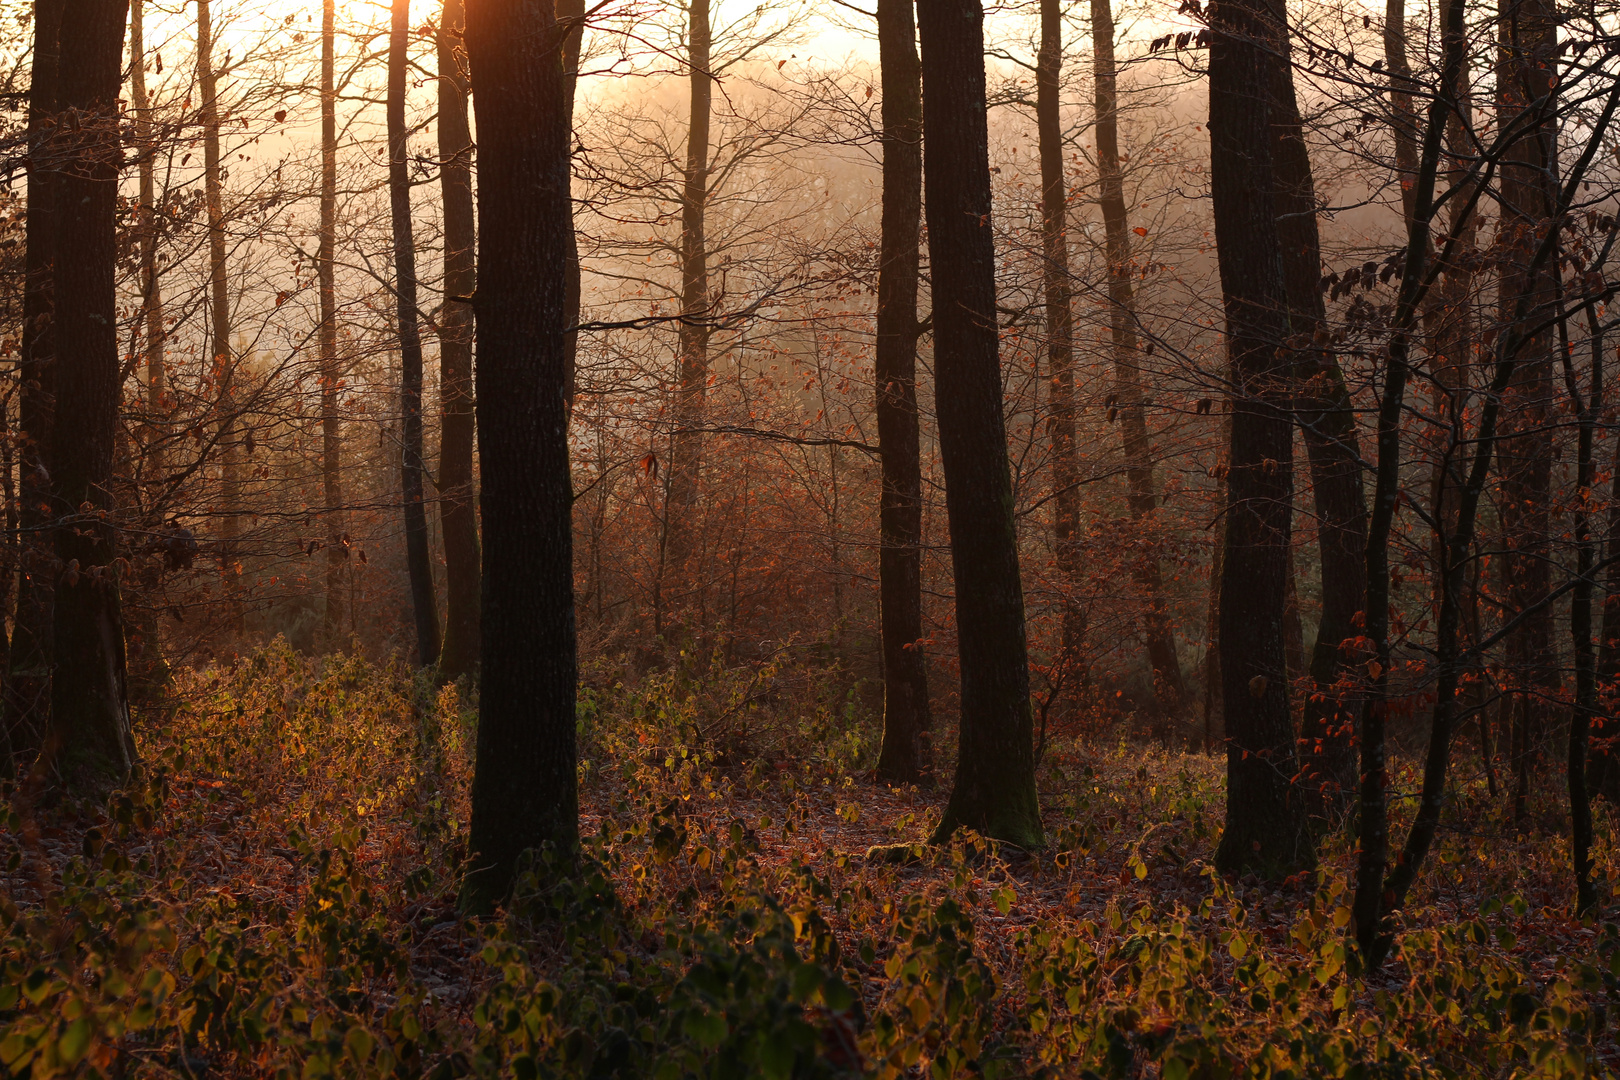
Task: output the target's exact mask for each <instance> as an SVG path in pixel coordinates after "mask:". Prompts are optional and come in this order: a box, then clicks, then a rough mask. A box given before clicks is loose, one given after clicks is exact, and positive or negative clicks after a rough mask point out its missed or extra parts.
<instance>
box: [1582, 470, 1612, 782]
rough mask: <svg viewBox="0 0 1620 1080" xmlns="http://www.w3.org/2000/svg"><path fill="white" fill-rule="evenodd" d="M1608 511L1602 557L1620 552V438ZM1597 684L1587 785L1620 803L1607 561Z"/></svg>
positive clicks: (1610, 589) (1609, 579)
mask: <svg viewBox="0 0 1620 1080" xmlns="http://www.w3.org/2000/svg"><path fill="white" fill-rule="evenodd" d="M1609 473H1610V481H1609V512H1608V520H1607V521H1606V523H1605V526H1604V535H1605V537H1606V545H1607V546H1606V549H1605V551H1604V556H1605V558H1608V559H1613V558H1614V557H1615V556H1616V555H1620V441H1617V442H1616V443H1615V448H1614V456H1613V457H1611V458H1610V465H1609ZM1597 663H1598V685H1599V686H1601V687H1604V688H1606V689H1607V693H1606V694H1605V697H1604V703H1605V708H1604V709H1603V710H1602V711H1601V713H1600V714H1599V715H1598V716H1596V717H1594V718H1593V721H1592V729H1593V731H1592V733H1593V735H1594V736H1595V738H1594V739H1593V742H1592V745H1591V767H1590V770H1589V775H1588V777H1587V781H1586V783H1587V787H1588V788H1589V789H1590V790H1591V792H1592V794H1594V795H1597V796H1599V797H1600V798H1604V799H1607V800H1608V801H1609V802H1610V803H1612V804H1617V805H1620V722H1617V715H1616V713H1617V710H1616V709H1615V708H1614V707H1613V703H1614V697H1615V683H1616V680H1617V679H1620V562H1615V563H1610V564H1609V572H1608V575H1607V577H1606V579H1605V581H1604V583H1603V616H1602V620H1601V622H1600V629H1599V639H1598V660H1597Z"/></svg>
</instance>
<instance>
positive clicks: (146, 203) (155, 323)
mask: <svg viewBox="0 0 1620 1080" xmlns="http://www.w3.org/2000/svg"><path fill="white" fill-rule="evenodd" d="M143 7H144V5H143V4H142V0H133V2H132V3H131V4H130V9H129V90H130V98H131V104H132V105H133V106H134V108H135V149H136V152H137V153H138V154H139V155H140V163H139V172H140V197H139V203H138V211H137V218H136V224H137V238H138V243H139V246H140V253H141V278H140V280H141V321H142V322H143V323H145V330H146V395H147V396H146V418H145V422H144V423H143V424H142V427H143V429H144V435H145V439H144V445H143V447H142V449H143V451H144V453H145V457H146V461H145V472H146V475H147V477H148V485H149V486H150V487H151V488H152V489H153V490H154V494H155V495H157V497H158V498H159V499H161V497H162V493H161V487H162V481H163V473H164V469H165V455H164V445H163V444H164V439H165V436H166V435H167V432H166V431H165V430H164V427H163V425H162V424H161V423H160V422H159V420H158V417H159V416H160V415H161V413H162V410H163V408H164V405H163V394H164V382H165V375H164V370H163V350H164V338H165V336H166V335H165V333H164V329H163V283H162V281H161V280H160V279H159V276H158V222H157V144H156V142H154V140H153V138H152V105H151V100H150V98H149V97H148V95H147V92H146V37H145V26H144V23H145V19H144V18H143V15H144V11H143ZM151 644H152V645H153V647H155V646H156V644H157V643H156V642H155V641H154V642H152V643H151Z"/></svg>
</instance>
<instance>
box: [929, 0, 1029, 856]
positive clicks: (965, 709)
mask: <svg viewBox="0 0 1620 1080" xmlns="http://www.w3.org/2000/svg"><path fill="white" fill-rule="evenodd" d="M917 25H918V30H919V32H920V33H919V36H920V38H921V41H922V79H923V159H924V170H925V176H926V180H927V186H928V195H927V212H928V254H929V264H930V266H932V268H933V311H934V380H935V386H934V393H935V409H936V411H937V413H938V415H939V446H940V456H941V458H942V461H943V464H944V469H945V503H946V511H947V514H948V516H949V519H950V531H951V566H952V570H953V575H954V578H955V582H956V621H957V636H958V642H959V645H958V648H959V654H960V657H961V670H962V698H961V700H962V718H961V736H960V744H959V746H958V750H957V759H956V777H955V781H954V783H953V785H952V788H951V798H950V802H949V803H948V804H947V805H946V807H945V815H944V817H943V819H942V820H941V821H940V824H939V828H938V830H937V831H936V832H935V834H934V838H935V840H936V841H938V842H943V841H944V840H946V839H948V838H949V837H950V836H951V834H952V833H953V832H955V831H956V829H958V828H960V827H964V826H965V827H968V828H972V829H977V830H978V831H979V832H981V833H983V834H985V835H986V836H990V837H993V838H995V839H998V840H1006V841H1010V842H1012V843H1014V844H1017V845H1019V846H1021V847H1025V848H1035V847H1039V846H1040V845H1041V844H1042V842H1043V839H1042V833H1041V818H1040V809H1039V806H1038V805H1037V798H1036V792H1035V747H1034V722H1033V718H1032V716H1031V713H1030V703H1029V659H1028V647H1027V644H1026V640H1025V625H1024V593H1023V586H1022V583H1021V581H1020V580H1019V571H1018V542H1017V536H1016V534H1015V531H1014V523H1013V503H1012V480H1011V476H1010V474H1009V471H1008V464H1007V437H1006V429H1005V421H1004V420H1003V417H1002V412H1001V396H1002V395H1001V370H1000V363H999V347H1000V346H999V334H998V331H997V326H996V286H995V248H994V242H993V237H992V234H991V226H990V212H991V202H990V160H989V146H988V142H989V131H988V126H987V123H986V119H985V78H984V9H983V7H982V6H981V5H980V4H979V3H978V0H930V2H929V3H926V4H923V5H921V7H920V8H919V9H918V19H917Z"/></svg>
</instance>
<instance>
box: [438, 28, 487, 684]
mask: <svg viewBox="0 0 1620 1080" xmlns="http://www.w3.org/2000/svg"><path fill="white" fill-rule="evenodd" d="M465 22H466V9H465V6H464V5H463V3H462V0H445V4H444V13H443V17H442V18H441V19H440V20H439V36H438V46H439V160H440V161H441V162H442V163H443V164H442V165H441V166H440V168H439V191H440V193H441V196H442V197H443V199H444V295H445V301H444V308H443V311H442V313H441V314H440V316H439V527H440V530H441V531H442V532H443V534H444V579H445V616H444V647H443V649H442V650H441V651H440V653H439V671H440V673H441V674H442V675H443V676H444V677H445V678H446V679H455V678H458V677H460V676H462V675H469V674H471V673H472V671H473V669H474V668H476V667H477V666H478V594H479V588H480V584H479V579H478V508H477V502H476V499H475V498H474V491H473V437H474V435H473V393H472V370H473V356H472V345H473V339H472V335H473V310H472V305H471V304H469V303H468V302H467V300H466V299H465V298H466V297H470V296H471V295H472V294H473V286H474V285H475V284H476V282H477V273H476V268H475V267H474V264H473V257H474V245H475V244H476V242H477V217H476V215H475V213H474V211H473V189H472V154H473V147H472V128H471V125H470V124H469V123H468V119H467V84H466V79H465V76H464V74H463V72H462V70H461V64H460V61H459V60H458V59H457V57H456V52H457V47H458V46H459V45H460V42H461V33H462V27H463V25H464V24H465ZM457 297H460V298H461V299H457Z"/></svg>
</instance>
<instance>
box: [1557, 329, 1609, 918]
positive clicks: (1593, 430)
mask: <svg viewBox="0 0 1620 1080" xmlns="http://www.w3.org/2000/svg"><path fill="white" fill-rule="evenodd" d="M1587 319H1588V329H1589V331H1590V334H1591V341H1592V364H1591V367H1592V371H1591V384H1590V385H1589V386H1588V388H1587V396H1586V400H1585V401H1584V402H1583V401H1581V400H1580V398H1579V396H1578V391H1577V389H1576V387H1575V385H1574V378H1573V376H1571V378H1570V384H1571V385H1570V390H1571V392H1572V394H1575V395H1577V396H1576V398H1575V402H1574V404H1575V405H1576V406H1577V408H1578V410H1579V420H1580V435H1579V442H1578V445H1577V449H1576V459H1575V469H1576V474H1575V511H1574V516H1575V522H1574V525H1575V529H1574V531H1575V550H1576V567H1575V572H1576V574H1577V575H1578V576H1577V577H1576V579H1575V589H1574V592H1573V595H1572V596H1571V598H1570V605H1569V629H1570V637H1571V639H1572V641H1573V645H1574V650H1575V709H1574V712H1573V713H1572V715H1571V716H1570V723H1569V753H1568V756H1567V758H1566V765H1567V774H1566V775H1567V780H1568V785H1569V817H1570V854H1571V862H1572V863H1573V870H1574V877H1575V910H1576V912H1577V913H1585V912H1587V911H1590V910H1592V908H1594V907H1595V906H1596V905H1597V889H1596V888H1595V887H1594V885H1593V882H1592V799H1591V794H1590V792H1588V790H1587V787H1586V762H1587V741H1588V738H1589V737H1590V734H1591V729H1592V718H1593V717H1594V716H1595V715H1596V713H1597V655H1596V652H1595V650H1594V649H1593V645H1592V593H1593V583H1592V568H1593V566H1595V565H1596V563H1597V541H1596V538H1595V537H1594V536H1593V534H1592V522H1591V516H1592V515H1591V510H1590V502H1589V500H1590V498H1591V492H1592V481H1593V479H1594V478H1595V473H1596V469H1595V468H1594V462H1593V460H1592V451H1593V443H1594V442H1595V441H1596V437H1597V420H1598V417H1599V416H1601V415H1602V414H1603V331H1602V324H1601V322H1600V321H1599V318H1598V315H1597V312H1596V311H1595V310H1593V309H1590V308H1589V309H1588V311H1587Z"/></svg>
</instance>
